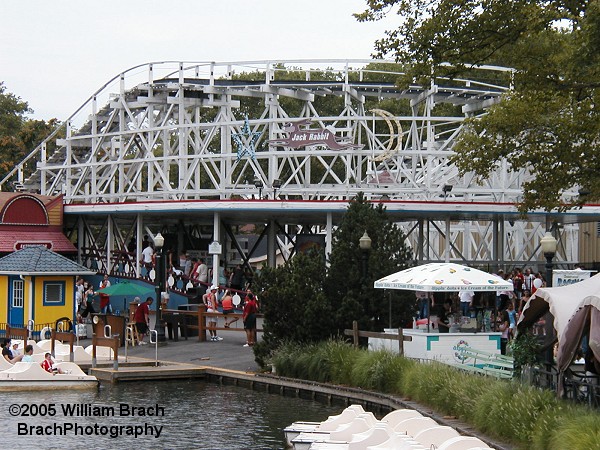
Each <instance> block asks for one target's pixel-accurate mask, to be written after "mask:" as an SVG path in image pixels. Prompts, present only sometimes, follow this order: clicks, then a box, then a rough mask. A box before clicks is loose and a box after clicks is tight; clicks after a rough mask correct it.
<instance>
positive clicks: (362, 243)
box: [358, 230, 371, 280]
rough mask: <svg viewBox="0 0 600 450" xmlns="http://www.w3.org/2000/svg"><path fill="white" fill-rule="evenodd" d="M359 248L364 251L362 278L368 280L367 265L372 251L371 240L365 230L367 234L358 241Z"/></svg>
mask: <svg viewBox="0 0 600 450" xmlns="http://www.w3.org/2000/svg"><path fill="white" fill-rule="evenodd" d="M358 246H359V247H360V249H361V251H362V276H363V280H365V279H366V278H367V264H368V262H369V252H370V251H371V238H370V237H369V235H368V234H367V231H366V230H365V234H363V235H362V237H361V238H360V239H359V241H358Z"/></svg>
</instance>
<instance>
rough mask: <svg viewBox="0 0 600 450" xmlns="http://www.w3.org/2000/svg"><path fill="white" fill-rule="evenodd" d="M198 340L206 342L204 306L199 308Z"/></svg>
mask: <svg viewBox="0 0 600 450" xmlns="http://www.w3.org/2000/svg"><path fill="white" fill-rule="evenodd" d="M198 340H199V341H200V342H206V317H204V310H203V309H202V308H198Z"/></svg>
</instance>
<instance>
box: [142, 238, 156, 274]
mask: <svg viewBox="0 0 600 450" xmlns="http://www.w3.org/2000/svg"><path fill="white" fill-rule="evenodd" d="M153 256H154V249H153V248H152V244H150V245H148V246H147V247H146V248H144V250H142V259H141V261H140V262H141V263H142V264H143V265H144V266H145V267H146V269H148V270H150V269H152V266H153V264H152V257H153Z"/></svg>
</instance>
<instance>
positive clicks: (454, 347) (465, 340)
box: [369, 263, 513, 363]
mask: <svg viewBox="0 0 600 450" xmlns="http://www.w3.org/2000/svg"><path fill="white" fill-rule="evenodd" d="M374 287H375V288H378V289H405V290H410V291H416V292H424V293H436V292H441V293H444V292H446V293H455V292H460V291H468V292H479V291H483V292H486V291H487V292H499V291H505V290H510V291H512V289H513V286H512V283H510V282H508V281H505V280H503V279H502V278H500V277H498V276H497V275H493V274H489V273H487V272H484V271H481V270H478V269H475V268H472V267H467V266H463V265H460V264H454V263H431V264H424V265H422V266H416V267H411V268H409V269H406V270H402V271H400V272H397V273H394V274H392V275H388V276H386V277H384V278H381V279H379V280H377V281H375V284H374ZM426 299H427V301H430V297H426ZM428 306H430V305H428ZM427 310H428V311H429V310H430V308H429V307H428V308H427ZM477 322H478V321H477V319H476V318H475V317H473V318H472V317H466V316H465V317H460V319H459V320H455V321H454V322H453V323H451V325H450V327H449V330H448V331H449V332H447V333H440V332H439V331H440V330H439V328H438V325H437V324H436V320H435V318H434V317H433V316H431V315H430V316H429V317H428V318H427V319H426V320H424V323H422V324H418V323H415V324H414V326H413V329H404V330H402V332H403V334H404V335H405V336H410V337H411V340H409V341H406V342H404V355H405V356H407V357H409V358H417V359H430V360H438V361H442V362H446V363H462V362H465V363H469V361H465V360H464V359H461V358H463V357H462V356H461V353H460V348H461V347H470V348H475V349H477V350H480V351H485V352H489V353H500V339H501V335H502V333H500V332H493V331H491V329H490V327H489V322H488V323H487V326H486V325H483V326H482V324H481V323H480V324H478V323H477ZM385 332H386V333H397V330H392V329H387V330H385ZM395 342H396V341H393V340H386V339H380V338H369V348H370V349H373V350H378V349H384V348H385V349H389V350H392V351H397V348H398V346H397V345H394V343H395Z"/></svg>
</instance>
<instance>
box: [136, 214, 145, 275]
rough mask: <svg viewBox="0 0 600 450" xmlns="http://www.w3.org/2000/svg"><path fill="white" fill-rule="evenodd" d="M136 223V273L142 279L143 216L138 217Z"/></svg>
mask: <svg viewBox="0 0 600 450" xmlns="http://www.w3.org/2000/svg"><path fill="white" fill-rule="evenodd" d="M135 222H136V224H135V236H136V244H135V273H136V275H137V277H138V278H140V277H141V276H142V271H141V267H140V257H141V256H142V239H143V238H144V221H143V219H142V215H141V214H138V215H137V216H136V219H135Z"/></svg>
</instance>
